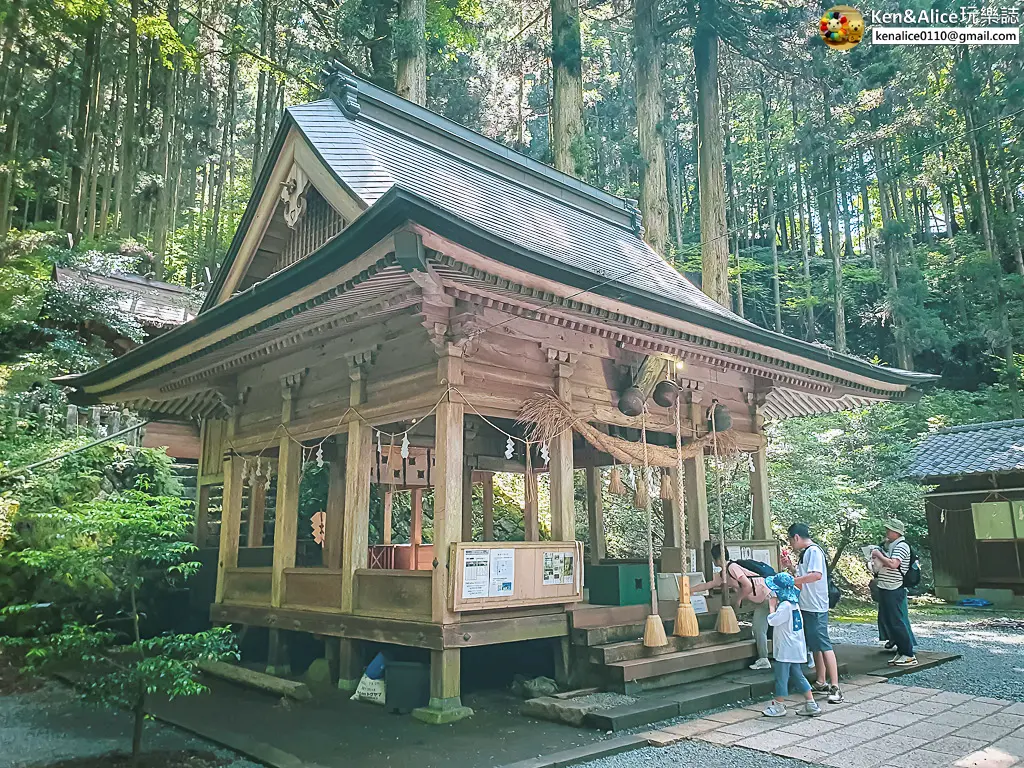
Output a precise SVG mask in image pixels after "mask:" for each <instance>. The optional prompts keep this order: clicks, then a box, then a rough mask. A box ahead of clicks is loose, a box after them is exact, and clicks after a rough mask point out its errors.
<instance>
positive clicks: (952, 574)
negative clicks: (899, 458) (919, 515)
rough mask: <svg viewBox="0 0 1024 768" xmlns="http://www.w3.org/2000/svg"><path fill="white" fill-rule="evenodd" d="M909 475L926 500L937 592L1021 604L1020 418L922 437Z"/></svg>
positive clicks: (1023, 439) (1023, 459)
mask: <svg viewBox="0 0 1024 768" xmlns="http://www.w3.org/2000/svg"><path fill="white" fill-rule="evenodd" d="M909 474H910V476H911V477H914V478H915V479H916V480H918V481H919V482H921V483H923V484H926V485H929V486H931V488H930V489H929V490H928V492H927V494H926V496H925V513H926V515H927V519H928V542H929V548H930V549H931V553H932V571H933V572H934V579H935V594H936V595H937V596H939V597H941V598H943V599H945V600H950V601H952V602H956V601H958V600H960V599H962V598H965V597H966V598H971V597H974V598H981V599H983V600H988V601H989V602H992V603H995V604H996V605H1018V606H1019V605H1022V604H1024V419H1017V420H1015V421H991V422H987V423H983V424H964V425H961V426H957V427H949V428H947V429H939V430H936V431H935V432H933V433H932V434H930V435H928V436H926V437H925V438H924V439H923V440H922V441H921V444H920V445H919V446H918V447H917V449H916V451H915V452H914V459H913V462H912V463H911V467H910V472H909Z"/></svg>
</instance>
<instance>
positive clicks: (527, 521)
mask: <svg viewBox="0 0 1024 768" xmlns="http://www.w3.org/2000/svg"><path fill="white" fill-rule="evenodd" d="M524 477H525V479H524V480H523V490H524V497H525V500H524V502H523V534H524V535H523V538H524V539H525V540H526V541H540V510H539V509H538V506H537V501H538V499H537V473H536V472H534V473H533V474H532V475H525V476H524ZM531 494H532V498H531Z"/></svg>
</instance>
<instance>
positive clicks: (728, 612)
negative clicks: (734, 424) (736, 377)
mask: <svg viewBox="0 0 1024 768" xmlns="http://www.w3.org/2000/svg"><path fill="white" fill-rule="evenodd" d="M717 412H718V401H717V400H712V401H711V444H712V446H713V449H714V452H715V494H716V495H717V497H718V541H719V543H720V545H721V547H722V564H723V565H724V566H725V567H724V568H723V569H722V608H721V610H720V611H719V612H718V624H717V625H716V626H715V629H717V630H718V631H719V632H721V633H722V634H723V635H735V634H738V633H739V631H740V624H739V622H738V621H737V620H736V611H735V609H734V608H733V607H732V603H731V602H730V597H729V571H728V568H729V556H728V554H727V548H726V546H725V512H724V510H723V505H722V461H721V457H720V456H719V453H718V425H717V423H716V417H717Z"/></svg>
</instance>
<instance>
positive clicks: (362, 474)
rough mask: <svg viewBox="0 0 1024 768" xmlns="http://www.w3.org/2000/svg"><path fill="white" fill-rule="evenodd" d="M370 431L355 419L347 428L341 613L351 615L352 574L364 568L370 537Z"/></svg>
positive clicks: (353, 590) (352, 596) (352, 599)
mask: <svg viewBox="0 0 1024 768" xmlns="http://www.w3.org/2000/svg"><path fill="white" fill-rule="evenodd" d="M371 442H372V441H371V430H370V428H369V427H368V426H366V425H365V424H363V422H361V421H359V420H358V419H354V420H353V421H351V422H349V425H348V449H347V459H346V461H345V514H344V522H343V523H342V548H341V549H342V554H341V610H342V611H344V612H345V613H351V612H352V605H353V601H354V598H355V579H356V571H357V570H359V569H360V568H365V567H366V563H367V560H368V558H369V552H368V546H369V537H370V460H371V454H372V445H371Z"/></svg>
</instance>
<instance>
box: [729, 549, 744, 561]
mask: <svg viewBox="0 0 1024 768" xmlns="http://www.w3.org/2000/svg"><path fill="white" fill-rule="evenodd" d="M725 552H726V557H728V558H729V559H730V560H739V559H740V558H741V557H743V551H742V550H741V549H740V548H739V547H726V548H725Z"/></svg>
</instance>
